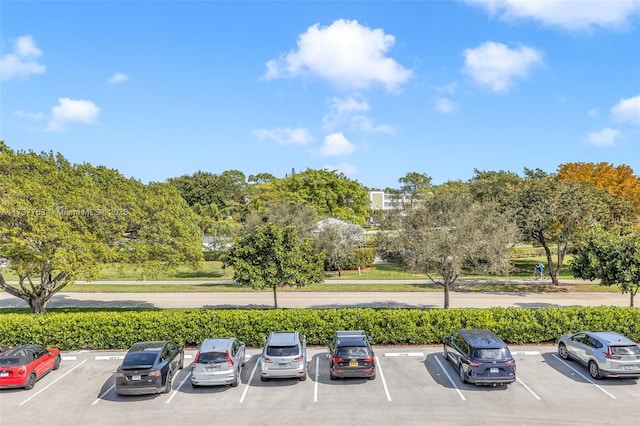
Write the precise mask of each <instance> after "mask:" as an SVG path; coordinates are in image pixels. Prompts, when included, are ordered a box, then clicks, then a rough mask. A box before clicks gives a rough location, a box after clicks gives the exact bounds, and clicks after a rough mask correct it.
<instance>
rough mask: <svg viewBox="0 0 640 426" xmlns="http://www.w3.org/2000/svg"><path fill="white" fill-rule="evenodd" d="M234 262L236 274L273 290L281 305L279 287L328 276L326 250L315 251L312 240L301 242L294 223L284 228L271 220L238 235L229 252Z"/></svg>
mask: <svg viewBox="0 0 640 426" xmlns="http://www.w3.org/2000/svg"><path fill="white" fill-rule="evenodd" d="M226 262H228V263H229V264H230V265H232V266H233V268H234V272H233V278H234V280H236V281H237V282H238V283H240V284H242V285H246V286H251V287H252V288H254V289H256V290H262V289H264V288H270V289H272V290H273V304H274V307H275V308H277V307H278V296H277V289H278V287H284V286H296V287H302V286H305V285H308V284H316V283H320V282H322V281H323V280H324V271H323V264H324V254H314V253H313V249H312V247H311V240H310V239H305V240H303V241H302V242H300V240H299V238H298V235H297V232H296V230H295V228H294V227H291V226H288V227H286V228H284V229H283V228H280V227H278V226H276V225H274V224H273V223H268V224H266V225H263V226H258V227H257V228H255V230H254V232H253V233H250V234H247V235H244V236H243V237H240V238H236V240H235V242H234V244H233V247H232V248H231V249H230V250H229V252H228V253H227V255H226Z"/></svg>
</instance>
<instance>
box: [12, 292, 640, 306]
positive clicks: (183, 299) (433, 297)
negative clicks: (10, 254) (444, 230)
mask: <svg viewBox="0 0 640 426" xmlns="http://www.w3.org/2000/svg"><path fill="white" fill-rule="evenodd" d="M278 304H279V306H280V307H283V308H312V307H316V308H317V307H347V306H351V307H421V308H439V307H442V304H443V294H442V293H441V292H412V293H410V292H390V293H389V292H367V293H361V292H350V293H331V292H318V293H310V292H280V293H278ZM450 305H451V307H452V308H467V307H477V308H486V307H493V306H519V307H528V308H535V307H544V306H571V305H582V306H599V305H612V306H628V305H629V295H627V294H614V293H451V298H450ZM26 306H27V304H26V302H24V301H22V300H20V299H17V298H15V297H13V296H11V295H9V294H8V293H0V308H13V307H26ZM272 306H273V294H272V293H270V292H255V293H254V292H250V293H249V292H244V293H59V294H56V295H55V296H54V297H53V298H52V300H51V302H50V304H49V307H156V308H200V307H206V308H225V307H251V308H262V307H272Z"/></svg>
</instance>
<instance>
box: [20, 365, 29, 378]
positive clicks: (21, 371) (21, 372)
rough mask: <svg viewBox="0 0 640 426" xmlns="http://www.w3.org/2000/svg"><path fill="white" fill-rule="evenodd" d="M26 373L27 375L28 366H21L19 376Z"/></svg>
mask: <svg viewBox="0 0 640 426" xmlns="http://www.w3.org/2000/svg"><path fill="white" fill-rule="evenodd" d="M26 375H27V367H20V369H19V370H18V377H22V376H26Z"/></svg>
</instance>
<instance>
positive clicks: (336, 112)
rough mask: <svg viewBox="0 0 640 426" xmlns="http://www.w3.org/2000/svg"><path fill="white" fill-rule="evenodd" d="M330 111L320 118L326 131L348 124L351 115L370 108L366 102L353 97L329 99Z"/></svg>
mask: <svg viewBox="0 0 640 426" xmlns="http://www.w3.org/2000/svg"><path fill="white" fill-rule="evenodd" d="M330 104H331V111H330V112H329V113H328V114H326V115H325V116H324V117H322V125H323V127H324V128H325V129H327V130H332V129H335V128H336V127H338V126H340V125H342V124H344V123H347V122H349V120H350V119H351V117H352V115H353V114H354V113H356V112H366V111H369V109H370V107H369V104H368V103H367V102H366V101H360V100H358V99H356V98H355V97H347V98H337V97H334V98H332V99H331V102H330Z"/></svg>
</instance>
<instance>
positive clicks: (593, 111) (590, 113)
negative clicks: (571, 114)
mask: <svg viewBox="0 0 640 426" xmlns="http://www.w3.org/2000/svg"><path fill="white" fill-rule="evenodd" d="M598 114H600V112H599V111H598V108H591V109H590V110H589V111H587V115H588V116H589V117H597V116H598Z"/></svg>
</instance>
